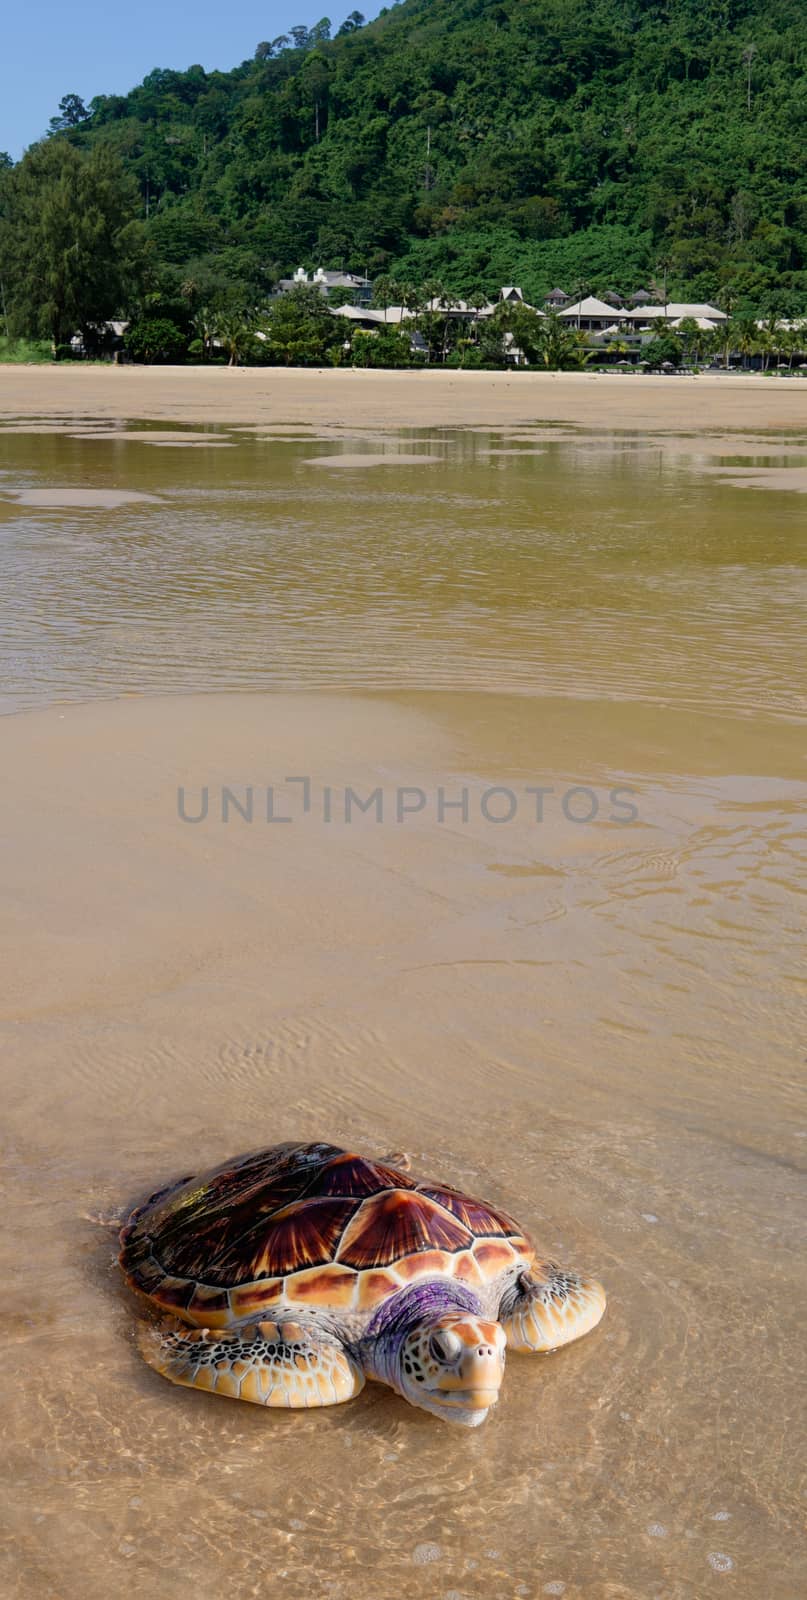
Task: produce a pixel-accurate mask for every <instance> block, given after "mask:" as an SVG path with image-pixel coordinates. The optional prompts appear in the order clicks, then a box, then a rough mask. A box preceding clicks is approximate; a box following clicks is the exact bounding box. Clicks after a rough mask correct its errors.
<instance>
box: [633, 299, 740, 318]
mask: <svg viewBox="0 0 807 1600" xmlns="http://www.w3.org/2000/svg"><path fill="white" fill-rule="evenodd" d="M625 315H626V316H627V317H630V318H631V320H632V321H634V322H648V321H649V320H651V319H652V318H654V317H665V318H666V319H667V321H668V322H672V321H673V320H674V319H675V318H677V317H695V318H697V317H708V318H709V320H710V321H711V322H725V321H726V313H725V311H718V309H717V307H716V306H710V305H708V304H706V303H703V302H700V301H699V302H698V303H697V304H690V303H688V302H687V301H683V300H669V301H668V302H667V305H666V306H643V307H642V309H641V310H639V309H638V308H637V309H635V310H633V311H626V313H625Z"/></svg>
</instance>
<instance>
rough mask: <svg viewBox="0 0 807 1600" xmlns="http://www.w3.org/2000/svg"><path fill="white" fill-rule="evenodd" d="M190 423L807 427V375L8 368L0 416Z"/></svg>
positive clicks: (1, 371)
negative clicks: (90, 417)
mask: <svg viewBox="0 0 807 1600" xmlns="http://www.w3.org/2000/svg"><path fill="white" fill-rule="evenodd" d="M77 416H81V417H87V416H93V417H97V418H112V417H114V418H121V417H126V418H130V419H135V420H142V421H146V420H149V421H151V420H153V421H162V420H173V421H177V420H181V421H185V422H188V423H217V424H219V425H221V426H222V427H225V428H226V427H228V426H232V427H239V426H240V427H250V426H252V427H256V428H257V427H261V426H266V425H267V424H268V425H270V426H277V427H283V426H290V425H294V426H300V425H302V426H305V427H309V428H310V429H311V430H312V436H313V434H314V430H315V429H317V428H318V427H328V428H329V429H341V428H343V427H344V428H346V429H350V428H356V427H357V426H358V427H361V428H363V429H366V430H368V431H374V430H383V429H389V428H434V427H456V428H462V427H497V426H506V425H508V424H524V423H532V424H536V423H541V422H547V423H556V422H566V423H571V424H573V425H574V424H576V425H578V426H581V427H587V426H595V427H597V428H601V429H602V428H605V429H608V430H615V429H638V430H640V431H641V432H643V433H646V434H647V433H649V434H652V433H654V432H655V433H660V434H663V433H664V432H666V431H667V430H679V431H680V430H681V429H685V430H703V429H706V430H712V429H719V428H744V429H752V430H753V431H754V432H756V433H759V432H760V431H764V430H766V429H777V430H787V429H796V430H798V429H801V428H807V378H800V377H797V378H788V379H787V380H782V379H780V378H778V377H775V376H768V375H764V374H730V375H728V376H724V375H722V374H703V375H699V376H697V377H690V376H681V375H675V376H666V375H662V374H653V375H641V376H638V375H637V376H633V375H624V376H623V375H620V376H617V375H616V374H614V375H612V374H610V373H607V374H606V373H591V372H557V373H539V372H524V373H507V372H502V373H488V372H481V373H480V372H457V371H428V372H387V371H375V370H372V369H369V370H368V369H348V370H345V371H331V370H327V369H320V368H305V367H290V368H285V367H235V368H227V367H218V368H204V367H136V366H131V367H114V366H109V367H97V366H93V367H87V368H82V367H79V366H71V365H69V364H64V365H62V364H57V363H54V365H52V366H46V367H42V366H13V365H2V366H0V417H3V418H6V419H11V418H20V417H25V418H33V417H36V418H38V419H39V420H40V421H44V420H46V419H47V418H49V417H50V418H53V419H61V418H64V419H65V420H66V421H69V420H70V419H75V418H76V417H77Z"/></svg>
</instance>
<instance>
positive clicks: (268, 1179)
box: [120, 1144, 531, 1327]
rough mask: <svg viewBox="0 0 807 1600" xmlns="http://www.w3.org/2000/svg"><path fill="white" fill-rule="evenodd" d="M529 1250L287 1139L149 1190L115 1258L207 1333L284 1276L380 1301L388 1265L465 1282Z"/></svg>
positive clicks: (503, 1221)
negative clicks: (359, 1286) (431, 1270)
mask: <svg viewBox="0 0 807 1600" xmlns="http://www.w3.org/2000/svg"><path fill="white" fill-rule="evenodd" d="M480 1240H481V1241H486V1242H483V1243H482V1244H480V1245H479V1246H478V1248H477V1241H480ZM508 1241H509V1242H508ZM485 1252H487V1256H486V1254H485ZM472 1253H473V1254H472ZM525 1254H526V1255H527V1256H528V1255H530V1254H531V1250H530V1247H529V1246H528V1245H527V1243H526V1241H525V1240H524V1239H523V1238H522V1237H521V1235H520V1230H519V1228H518V1226H517V1224H516V1223H515V1222H514V1221H513V1219H512V1218H511V1217H508V1216H507V1215H506V1214H505V1213H504V1212H499V1211H495V1210H494V1209H493V1208H492V1207H490V1206H486V1205H484V1204H483V1203H482V1202H481V1201H477V1200H475V1199H472V1198H471V1197H469V1196H466V1195H462V1194H460V1193H459V1192H458V1191H457V1190H454V1189H451V1188H449V1187H447V1186H446V1185H442V1184H435V1183H428V1182H424V1183H422V1184H419V1183H417V1182H416V1181H415V1180H413V1179H411V1178H410V1177H408V1176H407V1174H406V1173H403V1172H398V1171H396V1170H395V1169H394V1168H393V1167H387V1166H385V1165H384V1164H383V1162H378V1161H370V1160H367V1159H365V1158H364V1157H362V1156H360V1155H356V1154H354V1153H352V1152H348V1151H344V1150H340V1149H338V1148H337V1147H336V1146H334V1145H328V1144H309V1145H300V1144H286V1145H276V1146H274V1147H273V1148H272V1149H270V1150H265V1151H260V1152H257V1153H255V1154H251V1155H247V1156H242V1157H240V1158H239V1159H237V1160H235V1161H230V1162H227V1163H225V1164H224V1165H223V1166H221V1167H217V1168H215V1169H214V1170H213V1171H212V1172H208V1173H205V1174H203V1175H201V1176H199V1177H193V1178H188V1179H185V1180H183V1181H182V1182H181V1183H179V1184H177V1185H175V1186H173V1187H172V1188H169V1189H167V1190H162V1191H159V1192H158V1193H157V1194H156V1195H153V1196H152V1197H151V1199H150V1200H148V1201H146V1203H145V1204H144V1205H143V1206H141V1207H139V1208H138V1210H136V1211H135V1212H134V1213H133V1215H132V1217H131V1219H130V1222H129V1224H128V1225H127V1227H125V1228H124V1229H123V1232H122V1234H121V1255H120V1260H121V1265H122V1266H123V1269H124V1272H125V1273H126V1275H127V1277H128V1278H129V1281H130V1282H131V1283H132V1285H133V1286H134V1287H135V1288H137V1289H139V1290H140V1291H141V1292H142V1293H144V1294H146V1295H148V1296H150V1297H151V1298H152V1299H153V1300H156V1301H157V1302H159V1303H160V1304H161V1305H164V1306H168V1307H170V1308H171V1309H172V1310H175V1311H177V1312H178V1313H179V1314H180V1315H183V1313H184V1314H185V1315H186V1317H187V1318H188V1319H190V1320H194V1321H196V1320H199V1319H201V1317H202V1313H203V1312H204V1321H205V1322H206V1323H207V1325H209V1326H211V1327H215V1326H224V1325H226V1323H227V1322H229V1321H230V1320H231V1319H232V1316H233V1314H234V1313H235V1314H237V1312H236V1306H237V1304H239V1303H240V1302H241V1301H242V1300H243V1301H244V1303H245V1306H246V1304H247V1303H249V1304H252V1303H254V1304H258V1303H269V1302H271V1301H273V1300H275V1299H277V1298H278V1297H279V1295H280V1294H281V1293H282V1290H283V1282H284V1280H287V1279H288V1278H289V1276H290V1275H298V1274H299V1275H301V1276H300V1277H298V1278H297V1280H296V1282H297V1285H298V1289H299V1290H302V1289H304V1288H306V1287H307V1289H308V1293H309V1294H310V1295H311V1296H312V1297H313V1298H316V1299H320V1300H321V1301H323V1302H324V1301H325V1300H327V1299H329V1298H330V1297H331V1294H333V1296H334V1298H335V1299H337V1300H338V1299H340V1298H341V1300H342V1302H343V1303H344V1302H345V1296H346V1295H347V1294H348V1291H349V1295H350V1298H351V1299H352V1297H353V1289H352V1288H351V1287H350V1285H351V1283H352V1284H354V1285H355V1284H356V1283H357V1281H358V1279H359V1278H361V1280H362V1282H363V1283H364V1284H366V1285H367V1290H365V1291H364V1294H365V1296H366V1295H367V1293H368V1291H370V1289H371V1284H374V1285H377V1291H378V1295H380V1296H381V1297H383V1294H384V1288H383V1285H384V1283H385V1281H389V1282H390V1283H392V1280H389V1279H388V1277H387V1274H388V1273H389V1270H390V1269H393V1270H396V1264H397V1273H398V1277H399V1278H402V1279H403V1280H404V1281H405V1280H406V1279H407V1278H408V1277H409V1276H411V1275H412V1273H413V1272H418V1271H419V1270H420V1265H421V1264H422V1267H423V1268H424V1269H425V1268H426V1267H427V1263H434V1267H435V1270H437V1271H438V1272H439V1271H444V1270H448V1271H449V1272H454V1271H455V1270H456V1272H457V1275H458V1276H464V1277H466V1279H468V1278H470V1277H472V1276H473V1274H474V1273H479V1272H480V1271H481V1273H482V1274H486V1273H487V1271H491V1272H492V1271H493V1269H494V1265H495V1263H496V1262H497V1261H498V1262H500V1263H506V1262H507V1261H508V1260H511V1259H515V1256H516V1255H519V1256H522V1255H525ZM486 1259H488V1260H489V1261H490V1263H491V1265H490V1267H489V1268H486V1267H485V1265H484V1263H485V1260H486ZM474 1261H476V1263H477V1265H476V1266H474V1265H473V1263H474ZM317 1269H319V1270H317ZM480 1281H481V1280H480ZM320 1284H321V1293H320V1292H319V1287H318V1286H319V1285H320ZM340 1284H341V1285H342V1289H341V1294H340V1295H338V1294H337V1292H336V1286H338V1285H340ZM249 1286H254V1288H252V1289H251V1288H250V1287H249ZM329 1286H330V1287H329ZM239 1290H240V1291H246V1292H245V1293H244V1292H241V1293H239ZM230 1291H232V1293H231V1292H230ZM387 1292H389V1290H388V1291H387ZM361 1298H362V1295H361V1293H360V1299H361ZM374 1298H376V1294H375V1291H372V1293H371V1294H370V1299H371V1301H372V1299H374ZM189 1307H190V1310H189V1309H188V1308H189Z"/></svg>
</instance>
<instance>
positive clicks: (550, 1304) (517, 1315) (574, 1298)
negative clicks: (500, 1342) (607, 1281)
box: [499, 1261, 605, 1351]
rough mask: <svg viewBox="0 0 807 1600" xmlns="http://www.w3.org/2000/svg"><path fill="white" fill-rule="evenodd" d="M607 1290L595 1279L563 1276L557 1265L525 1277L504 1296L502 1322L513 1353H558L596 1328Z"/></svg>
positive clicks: (570, 1274)
mask: <svg viewBox="0 0 807 1600" xmlns="http://www.w3.org/2000/svg"><path fill="white" fill-rule="evenodd" d="M604 1310H605V1290H604V1289H603V1287H602V1284H600V1283H597V1280H596V1278H581V1277H579V1275H578V1274H577V1273H576V1272H564V1271H563V1269H562V1268H561V1267H559V1266H558V1265H557V1264H556V1263H555V1262H554V1261H546V1262H544V1263H542V1264H541V1265H540V1266H536V1267H535V1268H534V1269H533V1271H532V1272H530V1273H526V1272H525V1273H523V1274H522V1276H521V1277H520V1278H519V1279H518V1282H517V1283H516V1284H515V1285H514V1288H513V1289H512V1290H510V1292H509V1293H508V1294H506V1295H505V1297H504V1299H503V1301H502V1305H501V1309H500V1312H499V1321H500V1322H501V1325H502V1327H503V1328H504V1331H505V1333H506V1335H507V1345H508V1349H510V1350H535V1351H547V1350H557V1349H559V1348H560V1346H561V1345H564V1344H571V1341H572V1340H573V1339H580V1338H581V1337H582V1335H583V1334H584V1333H589V1332H590V1331H591V1329H592V1328H596V1326H597V1323H598V1322H599V1320H600V1318H601V1316H602V1314H603V1312H604Z"/></svg>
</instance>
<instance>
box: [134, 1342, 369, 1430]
mask: <svg viewBox="0 0 807 1600" xmlns="http://www.w3.org/2000/svg"><path fill="white" fill-rule="evenodd" d="M138 1343H139V1345H140V1350H141V1353H142V1355H143V1356H144V1357H145V1359H146V1361H147V1362H148V1364H149V1366H150V1367H153V1368H154V1370H155V1372H159V1373H161V1374H162V1376H163V1377H164V1378H169V1379H170V1381H171V1382H172V1383H180V1384H184V1385H186V1386H187V1387H188V1388H191V1389H207V1390H208V1391H209V1393H211V1394H223V1395H227V1396H228V1397H229V1398H230V1399H232V1400H251V1401H252V1402H253V1403H254V1404H255V1405H259V1406H285V1407H287V1408H288V1409H291V1410H302V1409H305V1408H306V1407H308V1406H336V1405H340V1404H341V1403H342V1401H343V1400H352V1399H353V1396H354V1395H356V1394H359V1393H360V1392H361V1390H362V1389H363V1388H364V1373H363V1372H362V1370H361V1368H360V1367H359V1366H358V1365H357V1363H356V1362H355V1361H354V1360H353V1358H352V1356H350V1355H349V1354H348V1352H347V1351H346V1350H345V1349H344V1347H343V1346H342V1345H341V1344H339V1343H338V1341H337V1340H335V1339H324V1338H323V1339H320V1338H318V1337H317V1335H316V1334H315V1335H313V1336H312V1334H311V1331H310V1330H309V1329H306V1330H305V1331H303V1329H302V1328H300V1327H299V1325H298V1324H297V1323H293V1322H286V1323H281V1324H278V1323H275V1322H260V1323H257V1324H255V1325H254V1326H251V1327H248V1328H242V1329H239V1330H237V1331H235V1330H234V1331H233V1332H231V1333H222V1332H221V1330H220V1329H216V1330H215V1331H212V1330H211V1329H209V1328H194V1329H188V1330H187V1331H185V1330H183V1331H182V1332H174V1331H169V1330H168V1329H167V1328H165V1327H159V1326H155V1325H154V1324H153V1323H143V1324H141V1327H140V1330H139V1334H138Z"/></svg>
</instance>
